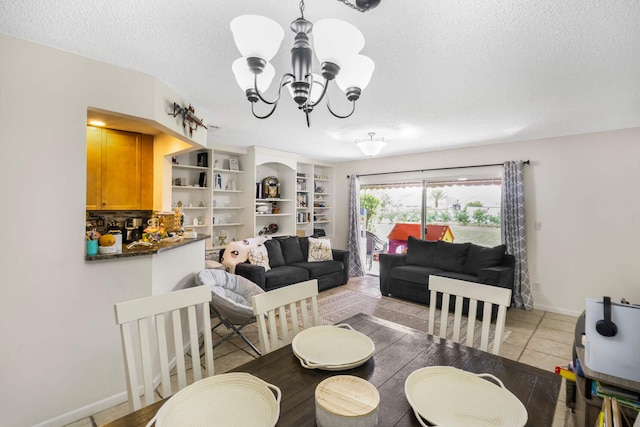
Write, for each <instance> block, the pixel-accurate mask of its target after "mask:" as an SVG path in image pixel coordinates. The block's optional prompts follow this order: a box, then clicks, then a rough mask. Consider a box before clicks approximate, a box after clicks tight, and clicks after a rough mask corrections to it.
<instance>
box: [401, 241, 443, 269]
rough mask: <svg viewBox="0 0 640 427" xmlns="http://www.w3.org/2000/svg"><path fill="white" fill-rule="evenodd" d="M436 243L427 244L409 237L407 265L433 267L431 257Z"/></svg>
mask: <svg viewBox="0 0 640 427" xmlns="http://www.w3.org/2000/svg"><path fill="white" fill-rule="evenodd" d="M437 243H438V242H429V241H426V240H422V239H416V238H415V237H413V236H409V240H408V241H407V261H406V263H407V264H413V265H421V266H423V267H432V266H433V257H434V255H435V253H436V250H437V249H436V246H437Z"/></svg>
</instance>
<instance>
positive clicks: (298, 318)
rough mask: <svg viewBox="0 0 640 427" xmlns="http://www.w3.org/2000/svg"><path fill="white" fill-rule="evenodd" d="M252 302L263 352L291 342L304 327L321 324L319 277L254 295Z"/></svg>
mask: <svg viewBox="0 0 640 427" xmlns="http://www.w3.org/2000/svg"><path fill="white" fill-rule="evenodd" d="M251 303H252V306H253V313H254V315H255V316H256V321H257V325H258V338H259V340H260V347H261V348H260V351H261V352H262V354H266V353H269V352H271V351H273V350H275V349H277V348H280V347H282V346H284V345H287V344H289V343H291V340H293V337H295V336H296V335H297V334H298V333H299V332H300V331H301V330H302V329H307V328H310V327H311V326H317V325H319V324H320V315H319V312H318V281H317V280H316V279H313V280H307V281H305V282H300V283H296V284H293V285H289V286H285V287H283V288H279V289H275V290H273V291H269V292H265V293H264V294H259V295H254V296H252V297H251Z"/></svg>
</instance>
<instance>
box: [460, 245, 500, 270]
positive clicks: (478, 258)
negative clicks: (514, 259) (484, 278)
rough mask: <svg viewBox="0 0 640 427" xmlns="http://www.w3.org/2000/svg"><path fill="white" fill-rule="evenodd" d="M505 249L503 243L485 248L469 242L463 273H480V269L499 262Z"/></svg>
mask: <svg viewBox="0 0 640 427" xmlns="http://www.w3.org/2000/svg"><path fill="white" fill-rule="evenodd" d="M506 250H507V247H506V246H505V245H498V246H496V247H493V248H487V247H484V246H479V245H475V244H471V245H470V246H469V252H467V259H466V261H465V263H464V270H463V271H464V273H466V274H473V275H474V276H477V275H478V274H480V270H481V269H483V268H487V267H494V266H496V265H499V264H501V263H502V259H503V258H504V254H505V253H506Z"/></svg>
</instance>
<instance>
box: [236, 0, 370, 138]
mask: <svg viewBox="0 0 640 427" xmlns="http://www.w3.org/2000/svg"><path fill="white" fill-rule="evenodd" d="M345 3H347V4H349V5H351V4H350V3H348V2H345ZM377 3H379V1H378V2H375V1H373V2H365V4H364V7H365V8H362V7H361V6H360V5H352V6H353V7H354V8H355V9H357V10H360V11H363V12H364V11H367V10H369V9H370V8H372V7H375V5H377ZM300 15H301V16H300V18H298V19H296V20H295V21H293V22H292V23H291V30H292V31H293V32H294V33H295V39H294V43H293V47H292V48H291V70H290V72H287V73H284V74H283V75H282V77H280V81H279V84H278V91H277V95H276V97H275V99H274V100H267V99H265V97H264V96H263V93H264V92H265V91H266V89H267V88H268V87H269V85H270V82H271V80H272V79H273V77H274V75H275V70H274V69H273V66H271V64H270V63H269V61H271V59H272V58H273V57H274V55H275V54H276V53H277V51H278V49H279V47H280V43H281V42H282V39H283V37H284V31H283V30H282V28H281V27H280V26H279V25H278V23H276V22H275V21H273V20H272V19H269V18H265V17H262V16H258V15H242V16H238V17H236V18H234V19H233V20H232V21H231V32H232V33H233V38H234V41H235V43H236V46H237V48H238V50H239V51H240V54H241V55H242V58H239V59H238V60H236V61H235V62H234V63H233V65H232V70H233V73H234V75H235V77H236V81H237V82H238V85H240V87H241V88H242V90H244V91H245V94H246V96H247V100H248V101H249V102H250V103H251V112H252V113H253V115H254V116H255V117H257V118H259V119H266V118H267V117H269V116H271V115H272V114H273V112H274V111H275V109H276V107H277V106H278V102H279V100H280V93H281V90H282V87H283V86H287V89H288V90H289V92H290V93H291V96H292V97H293V99H294V101H295V102H296V103H297V104H298V109H300V110H302V111H303V112H304V113H305V116H306V120H307V126H309V113H310V112H311V111H313V108H314V107H315V106H316V105H317V104H318V103H320V102H321V101H322V99H323V98H324V97H325V96H326V94H327V89H328V85H329V82H330V81H331V80H333V79H336V84H337V85H338V87H339V88H340V89H341V90H342V91H343V92H344V94H345V96H346V98H347V100H348V101H350V102H351V111H350V112H349V113H347V114H346V115H340V114H337V113H336V112H335V111H333V110H332V109H331V106H330V104H329V99H328V97H327V109H328V110H329V112H330V113H331V114H332V115H334V116H335V117H338V118H342V119H344V118H347V117H350V116H351V115H352V114H353V113H354V111H355V103H356V101H357V100H358V99H359V98H360V95H361V93H362V91H363V90H364V88H365V87H366V86H367V85H368V84H369V81H370V80H371V76H372V74H373V70H374V68H375V66H374V63H373V61H372V60H371V59H370V58H368V57H366V56H364V55H360V54H359V53H360V51H361V50H362V48H363V47H364V36H363V35H362V33H361V32H360V31H359V30H358V29H357V28H356V27H354V26H353V25H351V24H349V23H348V22H345V21H341V20H339V19H323V20H320V21H318V22H317V23H316V24H315V26H314V25H313V24H312V23H311V22H309V21H307V20H306V19H304V0H302V1H301V2H300ZM312 30H313V49H312V48H311V40H310V37H309V36H310V35H311V34H312ZM314 52H315V54H316V57H317V59H318V61H319V62H320V74H317V73H316V74H314V73H313V70H312V55H313V53H314ZM258 101H261V102H262V103H264V104H267V105H269V106H271V109H270V111H268V112H267V113H266V114H265V115H259V114H257V113H256V111H255V105H256V104H257V103H258Z"/></svg>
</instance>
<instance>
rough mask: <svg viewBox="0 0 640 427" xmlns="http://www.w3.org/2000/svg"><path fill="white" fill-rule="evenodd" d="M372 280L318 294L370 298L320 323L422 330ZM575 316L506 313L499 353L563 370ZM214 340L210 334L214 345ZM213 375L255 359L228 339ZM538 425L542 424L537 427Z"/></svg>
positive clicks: (86, 422)
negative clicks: (381, 322)
mask: <svg viewBox="0 0 640 427" xmlns="http://www.w3.org/2000/svg"><path fill="white" fill-rule="evenodd" d="M378 283H379V282H378V277H376V276H371V275H367V276H363V277H354V278H351V279H350V280H349V283H347V284H346V285H344V286H340V287H337V288H334V289H329V290H327V291H324V292H322V293H321V294H320V296H319V305H320V307H321V312H322V300H323V299H326V298H330V297H332V296H334V295H336V294H338V295H341V296H342V295H345V294H346V293H347V292H349V293H351V292H358V293H363V294H366V295H368V296H370V297H374V298H367V299H366V301H365V302H363V303H361V304H353V305H350V306H349V307H348V308H345V309H343V310H339V311H336V312H329V313H324V315H323V316H324V319H325V320H327V321H329V322H337V321H339V320H341V319H344V318H347V317H349V316H351V315H352V314H356V313H357V312H366V313H369V314H372V315H376V316H378V317H382V318H386V319H388V320H391V321H396V322H398V323H402V324H405V325H407V326H411V327H414V328H416V329H426V320H425V319H426V309H425V307H424V306H423V305H420V304H414V303H410V302H407V301H402V300H396V299H393V298H388V297H382V296H381V295H380V290H379V287H378ZM576 320H577V318H575V317H571V316H564V315H559V314H554V313H549V312H545V311H540V310H533V311H524V310H515V309H511V310H509V311H508V312H507V320H506V329H508V330H509V331H511V333H510V334H509V336H508V337H507V339H506V340H505V342H504V343H503V346H502V348H501V351H500V353H501V355H502V356H503V357H507V358H510V359H513V360H518V361H520V362H522V363H526V364H529V365H532V366H536V367H538V368H541V369H544V370H548V371H553V370H554V368H555V367H556V366H558V365H559V366H566V365H567V363H568V361H569V360H570V359H571V354H572V350H571V343H572V342H573V331H574V328H575V323H576ZM245 335H247V336H248V337H249V339H250V340H251V341H252V342H254V343H257V342H258V339H257V332H256V330H255V328H252V329H249V328H247V332H246V333H245ZM215 340H216V337H215V336H214V342H215ZM214 357H215V371H216V373H222V372H226V371H228V370H229V369H233V368H235V367H236V366H239V365H242V364H243V363H246V362H248V361H250V360H252V359H253V358H255V357H257V356H256V355H255V353H253V351H252V350H251V349H250V348H249V347H248V346H247V345H246V344H245V343H244V342H243V341H241V340H240V339H239V338H237V337H234V338H232V339H231V340H229V341H228V342H226V343H224V344H222V345H220V346H217V347H216V348H215V349H214ZM128 411H129V409H128V404H127V403H126V402H125V403H123V404H121V405H118V406H115V407H113V408H109V409H107V410H104V411H102V412H99V413H97V414H94V415H92V416H90V417H87V418H84V419H81V420H78V421H76V422H74V423H72V424H68V425H67V427H96V426H100V425H102V424H104V423H107V422H109V421H111V420H113V419H116V418H118V417H121V416H122V415H125V414H126V413H128ZM560 426H565V427H573V426H574V420H573V416H572V415H571V412H570V410H567V409H566V407H565V384H564V381H563V383H562V387H561V389H560V394H559V398H558V404H557V406H556V411H555V417H554V421H553V425H552V427H560ZM541 427H544V426H541Z"/></svg>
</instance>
